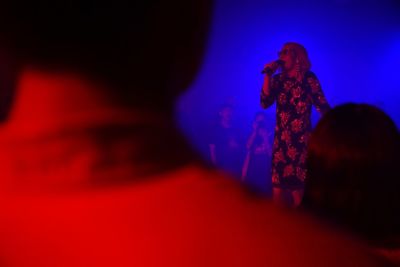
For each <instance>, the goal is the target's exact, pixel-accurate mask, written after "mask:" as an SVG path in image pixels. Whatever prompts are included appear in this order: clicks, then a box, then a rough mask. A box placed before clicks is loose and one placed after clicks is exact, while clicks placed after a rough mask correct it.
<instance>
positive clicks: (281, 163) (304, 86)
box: [261, 71, 330, 190]
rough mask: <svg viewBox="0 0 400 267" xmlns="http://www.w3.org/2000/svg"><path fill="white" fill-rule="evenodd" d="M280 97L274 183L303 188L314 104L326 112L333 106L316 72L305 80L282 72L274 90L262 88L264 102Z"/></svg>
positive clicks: (272, 85) (265, 105) (274, 80)
mask: <svg viewBox="0 0 400 267" xmlns="http://www.w3.org/2000/svg"><path fill="white" fill-rule="evenodd" d="M275 101H276V126H275V137H274V144H273V149H272V184H273V185H274V186H275V187H280V188H283V189H290V190H296V189H301V188H303V185H304V180H305V178H306V168H305V161H306V152H307V142H308V138H309V136H310V133H311V107H312V105H314V106H315V107H316V109H317V111H318V112H320V113H325V112H326V111H327V110H329V109H330V106H329V104H328V102H327V101H326V99H325V96H324V94H323V92H322V90H321V86H320V84H319V81H318V79H317V77H316V76H315V74H314V73H313V72H311V71H308V72H306V73H305V75H304V79H303V81H298V80H297V79H295V78H291V77H287V76H285V75H284V74H282V73H280V74H277V75H274V76H273V77H272V80H271V86H270V92H269V93H268V94H265V93H264V92H263V91H261V106H262V107H263V108H267V107H269V106H271V105H272V104H273V103H274V102H275Z"/></svg>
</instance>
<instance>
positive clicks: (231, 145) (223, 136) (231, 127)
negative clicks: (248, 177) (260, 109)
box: [208, 105, 244, 177]
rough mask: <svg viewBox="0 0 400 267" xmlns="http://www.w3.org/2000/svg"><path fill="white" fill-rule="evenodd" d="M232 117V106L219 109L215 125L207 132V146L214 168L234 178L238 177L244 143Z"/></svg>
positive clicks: (233, 113) (233, 114)
mask: <svg viewBox="0 0 400 267" xmlns="http://www.w3.org/2000/svg"><path fill="white" fill-rule="evenodd" d="M234 116H235V110H234V107H233V106H232V105H223V106H222V107H221V108H220V109H219V112H218V121H217V124H216V125H214V126H213V127H212V128H211V130H210V132H209V135H210V137H209V142H208V146H209V149H210V158H211V162H212V163H213V165H214V166H216V167H217V168H219V169H221V170H224V171H225V172H227V173H229V174H230V175H233V176H234V177H240V173H241V166H242V163H243V158H244V145H243V143H244V142H243V138H242V135H241V134H240V131H239V129H238V128H237V127H236V125H235V120H234Z"/></svg>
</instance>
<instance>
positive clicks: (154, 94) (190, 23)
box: [0, 0, 210, 108]
mask: <svg viewBox="0 0 400 267" xmlns="http://www.w3.org/2000/svg"><path fill="white" fill-rule="evenodd" d="M18 2H19V1H15V0H4V1H1V2H0V44H1V46H2V49H3V50H5V51H7V53H11V54H12V55H13V58H14V59H15V60H16V61H17V62H18V64H19V65H24V66H25V65H29V64H30V65H34V66H35V67H37V68H43V69H46V70H54V71H64V70H67V71H72V72H76V73H78V74H82V75H85V76H86V77H87V78H91V79H94V80H95V81H98V80H100V81H101V82H103V83H106V84H108V85H110V88H112V89H111V90H110V93H111V96H115V97H116V98H118V99H119V100H120V101H126V102H128V103H129V104H134V105H135V106H138V105H141V106H143V107H149V106H150V108H154V107H159V106H163V105H168V103H171V102H172V100H171V99H172V98H174V97H175V96H176V94H178V93H180V91H181V90H182V89H185V88H186V87H187V86H188V84H189V83H190V82H191V81H192V79H193V77H194V74H195V72H196V70H197V67H198V66H199V61H200V59H201V57H202V51H203V49H202V48H203V45H204V39H205V38H204V37H205V33H206V31H207V30H206V28H207V21H208V15H209V9H210V1H209V0H199V1H186V0H170V1H162V0H158V1H157V0H146V1H120V0H113V1H95V0H71V1H63V0H59V1H54V0H44V1H24V2H23V3H18Z"/></svg>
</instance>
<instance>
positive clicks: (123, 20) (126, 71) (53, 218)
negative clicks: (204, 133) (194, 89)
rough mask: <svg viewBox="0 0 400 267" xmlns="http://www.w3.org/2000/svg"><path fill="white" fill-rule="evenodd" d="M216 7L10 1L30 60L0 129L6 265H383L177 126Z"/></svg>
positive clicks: (7, 42) (16, 38) (6, 22)
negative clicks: (180, 102) (212, 155)
mask: <svg viewBox="0 0 400 267" xmlns="http://www.w3.org/2000/svg"><path fill="white" fill-rule="evenodd" d="M210 9H211V3H210V2H209V1H205V0H200V1H186V0H184V1H183V0H177V1H174V0H172V1H133V2H132V1H129V2H127V1H118V0H114V1H106V2H103V1H85V0H79V1H74V0H71V1H68V2H67V1H54V0H51V1H31V2H24V4H23V5H21V3H18V1H14V0H13V1H7V0H4V1H0V40H1V41H2V42H3V43H2V45H4V49H6V50H7V53H9V54H10V56H11V55H12V59H14V60H16V61H17V63H18V65H19V72H18V75H17V81H18V83H17V91H16V92H17V94H16V97H15V103H14V105H13V109H12V111H11V113H10V118H9V120H8V121H7V123H6V124H4V125H3V126H2V128H1V132H0V173H1V176H0V191H1V192H0V231H1V234H0V254H1V264H2V265H4V266H32V267H34V266H37V267H39V266H40V267H50V266H51V267H54V266H57V267H67V266H68V267H71V266H74V267H84V266H85V267H87V266H96V267H101V266H108V267H109V266H268V265H270V266H293V265H296V266H307V267H308V266H342V267H344V266H376V262H374V261H372V260H373V259H372V260H371V257H370V256H368V255H367V254H366V252H365V250H364V249H363V248H362V247H361V246H360V245H358V243H357V242H356V241H352V240H349V239H348V238H347V237H345V236H343V235H340V234H338V233H337V232H336V231H334V230H328V229H325V228H324V227H323V226H321V225H319V224H318V223H316V222H315V221H313V220H311V219H308V218H307V217H302V216H301V215H295V214H290V213H286V212H284V211H280V210H279V209H277V208H276V207H275V206H274V205H272V204H270V203H269V202H267V201H265V200H263V199H259V198H256V197H250V196H249V195H247V194H246V193H245V192H243V191H242V189H241V187H239V186H238V183H237V182H236V181H232V179H227V178H226V177H225V176H222V175H220V174H219V173H218V172H216V171H214V170H210V169H207V168H205V167H204V165H203V164H202V163H201V162H199V161H198V159H197V157H196V156H194V155H193V154H192V153H191V151H190V150H189V149H188V146H187V145H186V144H185V142H184V141H183V139H182V137H181V135H180V134H179V133H177V131H176V128H175V123H174V119H173V110H174V108H173V104H174V100H175V96H176V95H177V94H179V92H180V91H182V90H184V89H185V88H187V87H188V86H189V84H190V83H191V82H192V80H193V79H194V77H195V74H196V71H197V68H198V66H199V65H200V62H201V58H202V51H203V45H204V41H205V40H204V39H205V36H206V33H207V21H208V20H209V15H210V14H211V12H210V11H211V10H210ZM159 66H162V67H159ZM348 259H352V261H351V262H349V260H348Z"/></svg>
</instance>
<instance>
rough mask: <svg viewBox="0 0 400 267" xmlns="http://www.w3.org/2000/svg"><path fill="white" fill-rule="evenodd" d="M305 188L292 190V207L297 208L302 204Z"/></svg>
mask: <svg viewBox="0 0 400 267" xmlns="http://www.w3.org/2000/svg"><path fill="white" fill-rule="evenodd" d="M303 194H304V189H297V190H293V191H292V200H293V202H292V207H293V208H297V207H298V206H299V205H300V204H301V200H302V198H303Z"/></svg>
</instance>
